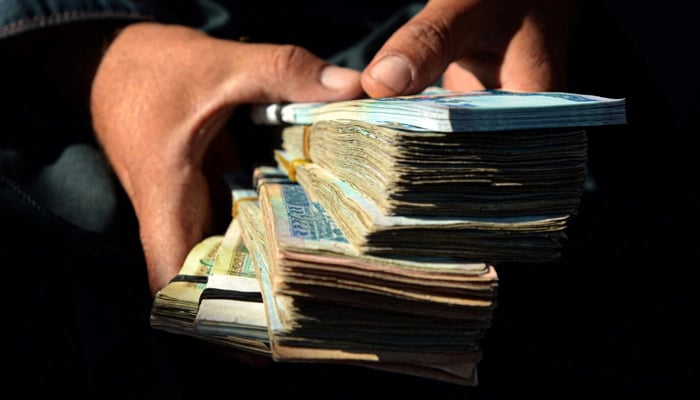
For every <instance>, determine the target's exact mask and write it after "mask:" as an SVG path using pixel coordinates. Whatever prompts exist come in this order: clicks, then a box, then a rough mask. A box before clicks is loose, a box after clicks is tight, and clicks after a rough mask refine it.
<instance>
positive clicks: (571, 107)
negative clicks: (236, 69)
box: [253, 90, 626, 132]
mask: <svg viewBox="0 0 700 400" xmlns="http://www.w3.org/2000/svg"><path fill="white" fill-rule="evenodd" d="M253 120H254V121H256V122H257V123H260V124H279V123H288V124H295V125H309V124H314V123H317V122H320V121H330V120H334V121H346V120H350V121H362V122H366V123H369V124H373V125H379V126H388V127H394V128H399V129H405V130H412V131H433V132H484V131H499V130H517V129H535V128H554V127H557V128H561V127H582V126H596V125H616V124H624V123H626V115H625V99H610V98H605V97H600V96H593V95H587V94H577V93H565V92H510V91H504V90H483V91H474V92H465V93H454V92H447V93H421V94H417V95H411V96H398V97H389V98H377V99H358V100H348V101H339V102H333V103H292V104H272V105H267V106H261V107H258V108H256V109H254V110H253Z"/></svg>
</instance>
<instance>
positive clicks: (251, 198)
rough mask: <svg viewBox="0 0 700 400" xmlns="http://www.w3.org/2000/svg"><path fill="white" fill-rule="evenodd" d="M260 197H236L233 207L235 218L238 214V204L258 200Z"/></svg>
mask: <svg viewBox="0 0 700 400" xmlns="http://www.w3.org/2000/svg"><path fill="white" fill-rule="evenodd" d="M257 200H258V198H257V197H255V196H246V197H241V198H239V199H236V201H234V202H233V207H231V215H232V216H233V218H236V216H237V215H238V204H239V203H240V202H242V201H257Z"/></svg>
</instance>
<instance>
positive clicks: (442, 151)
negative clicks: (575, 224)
mask: <svg viewBox="0 0 700 400" xmlns="http://www.w3.org/2000/svg"><path fill="white" fill-rule="evenodd" d="M276 158H277V159H278V162H282V163H285V162H286V163H288V164H290V166H291V164H301V163H305V162H312V163H314V164H316V165H318V166H320V167H322V168H324V169H326V170H328V171H329V172H331V173H333V174H334V175H335V176H337V177H338V178H339V179H342V180H343V181H345V182H347V183H348V185H350V186H352V187H353V188H354V189H356V190H357V191H358V192H360V193H362V194H363V195H364V196H365V197H367V198H368V199H370V200H371V201H373V202H374V203H375V204H376V205H377V207H378V208H379V210H380V211H381V212H382V214H384V215H422V216H448V215H472V216H477V215H478V216H514V215H533V214H535V215H537V214H548V213H549V214H551V213H568V214H576V213H577V209H578V206H579V204H580V198H581V195H582V192H583V187H584V180H585V177H586V172H587V132H586V131H585V130H581V129H578V130H571V129H547V130H544V129H539V130H535V129H531V130H526V131H496V132H469V133H462V134H454V133H444V132H412V131H405V130H400V129H392V128H388V127H380V126H377V125H371V124H367V123H364V122H357V121H353V122H349V121H321V122H318V123H315V124H313V125H292V126H288V127H285V128H284V129H283V130H282V148H281V150H278V152H277V153H276ZM287 160H289V161H287ZM287 169H288V170H290V172H291V173H294V172H295V171H293V170H292V168H289V167H288V168H287Z"/></svg>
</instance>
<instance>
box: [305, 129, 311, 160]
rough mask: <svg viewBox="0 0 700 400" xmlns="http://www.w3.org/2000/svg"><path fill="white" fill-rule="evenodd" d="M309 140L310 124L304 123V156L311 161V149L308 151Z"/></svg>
mask: <svg viewBox="0 0 700 400" xmlns="http://www.w3.org/2000/svg"><path fill="white" fill-rule="evenodd" d="M310 142H311V125H304V146H303V147H304V148H303V151H304V158H305V159H307V160H309V161H311V151H310V146H309V145H310Z"/></svg>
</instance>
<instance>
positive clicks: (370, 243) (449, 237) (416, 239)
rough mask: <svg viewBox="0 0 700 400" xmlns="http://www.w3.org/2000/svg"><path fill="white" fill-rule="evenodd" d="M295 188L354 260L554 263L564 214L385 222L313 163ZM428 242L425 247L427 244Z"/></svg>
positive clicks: (300, 168) (353, 192)
mask: <svg viewBox="0 0 700 400" xmlns="http://www.w3.org/2000/svg"><path fill="white" fill-rule="evenodd" d="M296 177H297V179H298V182H299V184H300V185H301V186H302V187H303V188H304V189H305V190H306V191H307V192H308V193H309V197H310V198H312V199H313V200H314V201H316V202H318V204H319V205H320V207H322V208H323V209H324V210H325V211H326V212H327V213H328V215H330V217H331V220H333V221H334V222H335V223H336V224H337V226H338V228H339V231H340V233H342V235H343V237H344V238H345V239H346V240H347V243H345V244H344V246H349V247H351V248H352V249H353V251H354V252H355V253H356V254H365V255H374V256H381V257H392V256H393V257H402V256H403V257H409V256H413V257H452V258H462V259H471V260H485V261H488V262H496V263H497V262H504V261H523V262H525V261H529V262H547V261H554V260H556V259H558V258H559V257H560V256H561V253H560V252H561V246H562V241H563V239H565V238H566V233H565V229H566V227H567V222H568V220H569V218H570V215H568V214H558V215H557V214H555V215H526V216H519V217H500V218H499V217H461V216H459V215H456V216H453V217H424V218H423V217H411V216H386V215H383V214H382V213H381V211H380V210H379V209H378V208H377V206H376V204H374V203H373V202H372V201H370V200H369V199H368V198H367V197H365V196H363V195H362V194H360V193H359V192H357V190H355V189H354V188H352V187H351V186H350V185H348V184H347V182H345V181H343V180H341V179H338V178H337V177H335V176H334V175H333V174H331V173H330V172H328V171H326V170H325V169H323V168H320V167H318V166H317V165H315V164H313V163H307V164H303V165H299V166H297V167H296ZM426 237H430V238H431V240H430V241H429V242H426V240H425V238H426Z"/></svg>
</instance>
